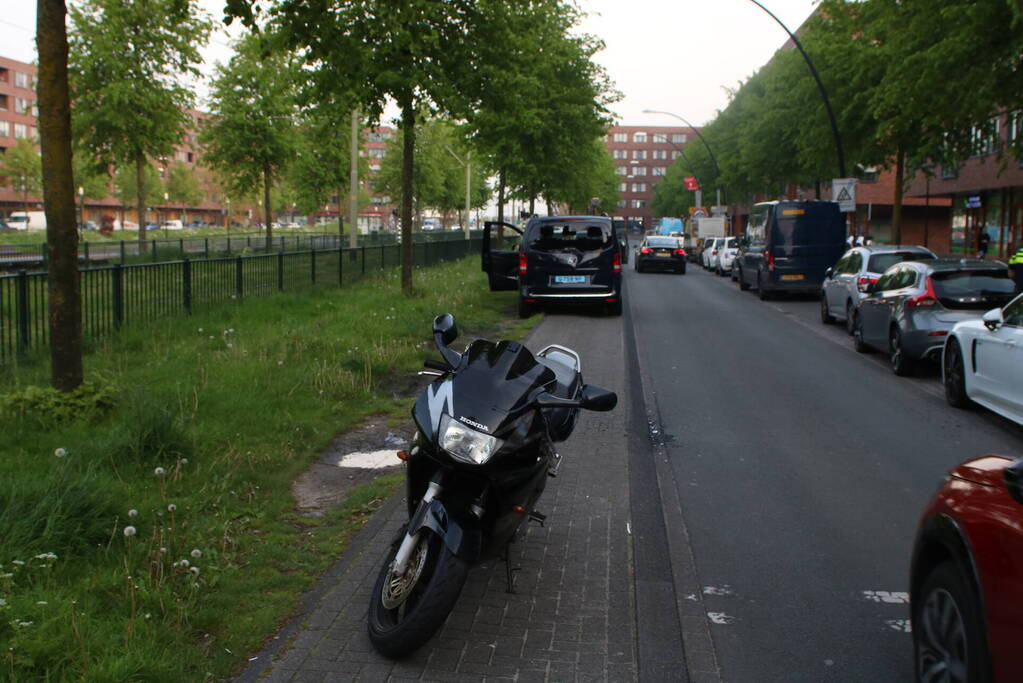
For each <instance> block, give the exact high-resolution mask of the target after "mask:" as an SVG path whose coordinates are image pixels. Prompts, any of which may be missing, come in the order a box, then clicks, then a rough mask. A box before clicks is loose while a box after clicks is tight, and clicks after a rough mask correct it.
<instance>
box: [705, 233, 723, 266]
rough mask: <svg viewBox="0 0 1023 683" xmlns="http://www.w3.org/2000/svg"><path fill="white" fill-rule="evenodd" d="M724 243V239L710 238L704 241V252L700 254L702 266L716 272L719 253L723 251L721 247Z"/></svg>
mask: <svg viewBox="0 0 1023 683" xmlns="http://www.w3.org/2000/svg"><path fill="white" fill-rule="evenodd" d="M724 243H725V238H724V237H708V238H707V239H706V240H704V242H703V251H701V252H700V265H702V266H703V267H704V268H706V269H707V270H716V269H717V267H718V265H717V261H718V252H720V251H721V245H722V244H724Z"/></svg>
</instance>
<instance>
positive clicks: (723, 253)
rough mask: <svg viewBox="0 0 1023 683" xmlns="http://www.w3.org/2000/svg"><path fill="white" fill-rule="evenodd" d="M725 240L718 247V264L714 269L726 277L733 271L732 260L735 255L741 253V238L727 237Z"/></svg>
mask: <svg viewBox="0 0 1023 683" xmlns="http://www.w3.org/2000/svg"><path fill="white" fill-rule="evenodd" d="M724 240H725V241H724V242H723V243H722V244H721V245H720V246H719V247H718V258H717V265H716V267H715V268H714V271H715V272H716V273H717V274H718V275H720V276H721V277H724V276H725V275H728V274H730V273H731V272H732V262H733V261H735V255H736V254H737V253H739V238H738V237H725V238H724Z"/></svg>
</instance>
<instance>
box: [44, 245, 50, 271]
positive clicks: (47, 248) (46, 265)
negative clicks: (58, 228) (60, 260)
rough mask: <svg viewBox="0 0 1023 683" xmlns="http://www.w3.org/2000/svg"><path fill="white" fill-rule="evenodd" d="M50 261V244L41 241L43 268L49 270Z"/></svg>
mask: <svg viewBox="0 0 1023 683" xmlns="http://www.w3.org/2000/svg"><path fill="white" fill-rule="evenodd" d="M49 262H50V245H49V243H47V242H43V270H49V269H50V266H49Z"/></svg>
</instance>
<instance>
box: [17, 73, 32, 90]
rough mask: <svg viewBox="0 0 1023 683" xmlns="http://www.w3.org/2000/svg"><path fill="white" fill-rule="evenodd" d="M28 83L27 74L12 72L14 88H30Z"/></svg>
mask: <svg viewBox="0 0 1023 683" xmlns="http://www.w3.org/2000/svg"><path fill="white" fill-rule="evenodd" d="M30 82H31V81H30V79H29V76H28V74H26V73H22V72H20V71H15V72H14V85H15V86H17V87H19V88H31V87H32V86H31V85H29V83H30Z"/></svg>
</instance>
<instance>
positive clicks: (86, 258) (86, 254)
mask: <svg viewBox="0 0 1023 683" xmlns="http://www.w3.org/2000/svg"><path fill="white" fill-rule="evenodd" d="M82 247H83V248H84V250H85V263H86V265H88V263H89V243H88V242H86V241H85V240H82Z"/></svg>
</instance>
